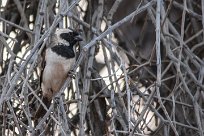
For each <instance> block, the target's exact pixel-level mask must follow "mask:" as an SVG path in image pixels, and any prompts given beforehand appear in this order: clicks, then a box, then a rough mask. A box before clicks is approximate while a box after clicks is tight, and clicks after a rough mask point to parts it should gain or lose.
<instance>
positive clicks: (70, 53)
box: [51, 44, 75, 59]
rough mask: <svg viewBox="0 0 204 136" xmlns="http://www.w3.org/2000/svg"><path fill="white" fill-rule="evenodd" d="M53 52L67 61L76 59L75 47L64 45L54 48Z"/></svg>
mask: <svg viewBox="0 0 204 136" xmlns="http://www.w3.org/2000/svg"><path fill="white" fill-rule="evenodd" d="M51 50H52V51H53V52H55V53H56V54H57V55H60V56H62V57H64V58H66V59H69V58H74V57H75V53H74V50H73V46H66V45H64V44H58V45H56V46H54V47H52V48H51Z"/></svg>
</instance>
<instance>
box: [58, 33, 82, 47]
mask: <svg viewBox="0 0 204 136" xmlns="http://www.w3.org/2000/svg"><path fill="white" fill-rule="evenodd" d="M55 35H56V37H57V42H58V43H63V44H65V45H67V46H74V45H75V44H76V43H77V42H78V41H82V37H81V36H80V34H79V32H77V31H73V30H71V29H59V30H57V31H56V32H55Z"/></svg>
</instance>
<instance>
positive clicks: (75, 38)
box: [74, 35, 83, 41]
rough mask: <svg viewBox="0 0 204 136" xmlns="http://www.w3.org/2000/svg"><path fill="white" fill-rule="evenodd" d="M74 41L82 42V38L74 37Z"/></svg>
mask: <svg viewBox="0 0 204 136" xmlns="http://www.w3.org/2000/svg"><path fill="white" fill-rule="evenodd" d="M74 40H76V41H83V39H82V37H81V36H80V35H77V36H75V37H74Z"/></svg>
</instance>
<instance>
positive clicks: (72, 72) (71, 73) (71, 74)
mask: <svg viewBox="0 0 204 136" xmlns="http://www.w3.org/2000/svg"><path fill="white" fill-rule="evenodd" d="M68 76H69V77H71V78H73V79H75V77H76V74H75V73H74V71H73V70H70V71H69V72H68Z"/></svg>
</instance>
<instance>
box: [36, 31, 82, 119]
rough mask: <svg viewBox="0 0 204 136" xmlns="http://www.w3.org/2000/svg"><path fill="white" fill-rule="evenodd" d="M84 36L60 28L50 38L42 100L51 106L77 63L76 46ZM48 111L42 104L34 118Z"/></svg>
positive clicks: (43, 77)
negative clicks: (54, 97)
mask: <svg viewBox="0 0 204 136" xmlns="http://www.w3.org/2000/svg"><path fill="white" fill-rule="evenodd" d="M79 41H82V37H81V35H80V33H79V32H78V31H74V30H72V29H58V30H57V31H56V32H55V33H54V35H52V36H51V38H50V45H49V47H48V48H46V49H45V54H44V61H43V68H42V69H43V70H42V72H41V81H40V82H41V90H42V102H43V103H44V104H45V105H46V107H47V108H49V107H50V105H51V101H52V98H53V96H55V94H56V93H57V92H59V91H60V89H61V87H62V86H63V84H64V82H65V80H66V78H67V76H68V74H69V71H70V69H71V67H72V65H73V64H74V63H75V55H76V54H75V50H74V46H75V45H77V43H78V42H79ZM46 112H47V111H46V110H45V109H44V107H43V106H42V105H40V106H39V108H38V109H37V111H36V113H35V115H34V118H35V119H39V118H40V117H43V116H44V115H45V113H46Z"/></svg>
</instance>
